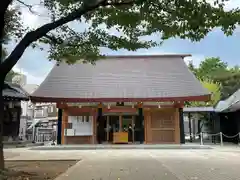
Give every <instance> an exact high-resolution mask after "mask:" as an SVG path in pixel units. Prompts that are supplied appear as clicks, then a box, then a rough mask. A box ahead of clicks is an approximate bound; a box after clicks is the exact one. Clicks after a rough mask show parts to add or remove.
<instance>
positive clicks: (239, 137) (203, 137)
mask: <svg viewBox="0 0 240 180" xmlns="http://www.w3.org/2000/svg"><path fill="white" fill-rule="evenodd" d="M224 138H225V139H228V140H235V142H236V141H237V143H238V144H239V143H240V132H239V133H237V134H235V135H226V134H224V133H222V132H219V133H206V132H201V133H199V134H186V133H185V140H189V141H190V142H200V144H201V145H203V144H204V143H209V142H212V143H214V144H217V143H220V145H221V146H223V144H224V143H225V142H224ZM191 140H192V141H191Z"/></svg>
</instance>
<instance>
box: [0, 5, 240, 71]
mask: <svg viewBox="0 0 240 180" xmlns="http://www.w3.org/2000/svg"><path fill="white" fill-rule="evenodd" d="M11 2H12V0H5V1H4V3H5V4H3V6H2V7H1V8H2V9H3V12H4V10H6V12H8V10H9V7H10V4H11ZM13 2H18V3H20V4H21V5H25V6H26V7H28V8H29V9H30V10H31V7H32V5H31V4H30V5H29V4H25V3H24V2H23V1H20V0H14V1H13ZM41 2H42V3H41V5H42V6H44V7H45V8H47V9H48V10H49V14H50V16H51V22H49V23H48V24H45V25H43V26H41V27H39V28H37V29H35V30H27V29H26V31H25V32H27V33H26V34H25V36H24V37H23V38H22V40H21V41H20V43H19V44H18V45H17V46H16V49H14V51H13V52H12V53H10V55H9V56H8V58H7V59H6V60H7V61H8V62H6V63H3V64H2V65H1V66H0V69H1V67H3V66H5V69H6V70H5V71H9V70H10V69H11V68H12V66H14V65H15V64H16V62H17V60H18V59H19V58H20V57H21V56H22V54H23V53H24V51H25V49H26V48H27V47H28V46H29V45H30V44H31V43H34V42H36V41H39V42H42V43H48V44H50V45H51V48H50V51H49V59H53V60H57V61H62V60H64V61H66V62H67V63H70V64H73V63H75V62H76V61H77V60H79V59H85V60H88V61H91V62H94V61H95V60H96V59H97V58H98V57H99V56H100V55H101V53H100V48H101V47H107V48H110V49H112V50H118V49H127V50H130V51H134V50H137V49H139V48H150V47H153V46H157V45H159V44H160V43H161V42H162V41H163V40H165V39H168V38H172V37H180V38H182V39H185V38H188V39H190V40H192V41H198V40H200V39H202V38H204V36H205V35H206V34H207V33H208V32H210V31H211V30H212V29H213V28H215V27H220V28H221V29H222V30H223V31H224V33H225V34H226V35H231V34H232V32H233V30H234V29H235V27H236V25H237V24H239V19H240V18H239V17H240V12H239V10H238V9H237V8H236V9H232V10H229V11H225V10H224V1H217V0H216V1H212V2H214V3H210V2H208V1H198V0H194V1H186V0H160V1H159V0H144V1H143V0H43V1H41ZM4 8H5V9H4ZM17 12H19V11H17ZM14 14H16V13H14ZM6 17H8V16H6ZM16 17H18V16H16ZM16 19H17V18H15V19H14V20H13V21H6V22H5V28H7V25H8V24H11V23H10V22H15V23H12V24H13V26H12V27H16V26H15V25H16V23H17V25H18V24H19V21H20V20H19V19H17V20H16ZM71 21H75V23H87V26H86V27H85V28H84V29H81V30H79V28H76V26H72V24H71V23H69V22H71ZM8 29H9V28H8ZM110 29H111V30H114V32H115V33H109V32H110ZM13 30H14V28H13ZM6 32H8V31H6ZM13 32H16V31H15V30H14V31H13ZM21 32H22V31H21ZM16 34H17V35H19V36H21V35H22V33H16ZM153 34H155V35H158V36H157V37H158V39H155V40H151V38H144V37H146V36H150V35H153ZM10 62H11V63H10ZM6 66H7V67H6ZM2 69H3V68H2ZM5 73H7V72H5Z"/></svg>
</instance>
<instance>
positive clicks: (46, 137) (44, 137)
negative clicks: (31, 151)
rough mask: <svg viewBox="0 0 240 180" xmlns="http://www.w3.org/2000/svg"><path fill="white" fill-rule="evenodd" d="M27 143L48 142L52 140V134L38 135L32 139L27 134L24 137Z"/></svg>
mask: <svg viewBox="0 0 240 180" xmlns="http://www.w3.org/2000/svg"><path fill="white" fill-rule="evenodd" d="M26 139H27V141H35V142H49V141H52V140H53V135H52V134H38V135H35V137H34V139H33V135H31V134H29V135H27V136H26Z"/></svg>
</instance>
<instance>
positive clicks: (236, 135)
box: [222, 133, 239, 138]
mask: <svg viewBox="0 0 240 180" xmlns="http://www.w3.org/2000/svg"><path fill="white" fill-rule="evenodd" d="M222 135H223V136H224V137H226V138H235V137H238V136H239V134H235V135H233V136H228V135H226V134H223V133H222Z"/></svg>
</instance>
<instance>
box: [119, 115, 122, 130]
mask: <svg viewBox="0 0 240 180" xmlns="http://www.w3.org/2000/svg"><path fill="white" fill-rule="evenodd" d="M119 132H122V115H119Z"/></svg>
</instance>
